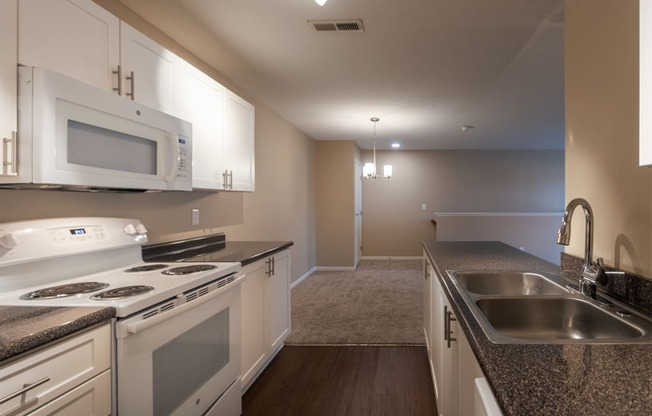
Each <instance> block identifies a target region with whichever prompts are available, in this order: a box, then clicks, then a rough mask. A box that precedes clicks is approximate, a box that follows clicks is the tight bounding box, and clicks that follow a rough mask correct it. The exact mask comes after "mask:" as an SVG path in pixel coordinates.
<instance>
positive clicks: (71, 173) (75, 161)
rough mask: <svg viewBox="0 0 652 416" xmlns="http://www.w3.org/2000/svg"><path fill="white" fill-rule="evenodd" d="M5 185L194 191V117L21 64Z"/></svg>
mask: <svg viewBox="0 0 652 416" xmlns="http://www.w3.org/2000/svg"><path fill="white" fill-rule="evenodd" d="M4 154H5V158H6V160H9V162H7V161H5V163H4V166H3V169H2V170H1V171H0V186H1V187H4V188H30V189H39V188H41V189H67V190H91V191H94V190H98V191H101V190H115V191H143V190H154V191H190V190H192V124H191V123H189V122H187V121H184V120H181V119H179V118H176V117H174V116H171V115H169V114H165V113H162V112H160V111H157V110H154V109H152V108H149V107H147V106H144V105H141V104H138V103H136V102H133V101H130V100H128V99H127V98H125V97H121V96H118V95H116V94H113V93H111V92H110V91H106V90H103V89H100V88H97V87H95V86H92V85H88V84H85V83H82V82H80V81H78V80H75V79H72V78H69V77H67V76H64V75H62V74H59V73H56V72H53V71H50V70H47V69H43V68H34V67H27V66H19V67H18V134H17V136H16V140H15V141H9V142H8V143H5V149H4Z"/></svg>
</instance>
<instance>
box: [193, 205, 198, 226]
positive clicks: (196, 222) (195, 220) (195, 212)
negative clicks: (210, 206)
mask: <svg viewBox="0 0 652 416" xmlns="http://www.w3.org/2000/svg"><path fill="white" fill-rule="evenodd" d="M191 224H192V225H199V209H197V208H193V210H192V222H191Z"/></svg>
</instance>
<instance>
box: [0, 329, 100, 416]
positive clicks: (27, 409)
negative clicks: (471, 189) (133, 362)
mask: <svg viewBox="0 0 652 416" xmlns="http://www.w3.org/2000/svg"><path fill="white" fill-rule="evenodd" d="M110 367H111V327H110V324H105V325H102V326H100V327H98V328H95V329H93V330H90V331H85V332H83V333H81V334H79V335H77V336H75V337H73V338H69V339H66V340H65V341H61V342H58V343H55V344H54V345H52V346H50V347H47V348H45V349H43V350H39V351H38V352H35V353H33V354H30V355H27V356H26V357H24V358H21V359H18V360H16V361H13V360H10V362H9V363H8V364H6V365H4V366H2V367H0V380H2V382H1V383H0V400H4V402H3V403H2V404H0V414H1V415H12V416H18V415H26V414H30V415H71V416H72V415H82V414H83V415H98V416H99V415H105V416H106V415H110V414H111V370H110Z"/></svg>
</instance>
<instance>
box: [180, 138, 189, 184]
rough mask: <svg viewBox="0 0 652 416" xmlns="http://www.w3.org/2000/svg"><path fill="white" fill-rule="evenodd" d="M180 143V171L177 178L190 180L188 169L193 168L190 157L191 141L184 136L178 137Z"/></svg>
mask: <svg viewBox="0 0 652 416" xmlns="http://www.w3.org/2000/svg"><path fill="white" fill-rule="evenodd" d="M178 142H179V170H178V171H177V178H182V179H186V178H188V167H189V166H191V163H190V160H189V159H190V157H191V156H192V155H191V154H190V139H189V138H187V137H184V136H178Z"/></svg>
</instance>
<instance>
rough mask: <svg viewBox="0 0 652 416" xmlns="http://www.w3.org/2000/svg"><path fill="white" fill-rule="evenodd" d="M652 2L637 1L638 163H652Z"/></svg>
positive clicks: (644, 164) (645, 164)
mask: <svg viewBox="0 0 652 416" xmlns="http://www.w3.org/2000/svg"><path fill="white" fill-rule="evenodd" d="M650 23H652V2H650V1H647V0H641V1H639V71H638V72H639V118H638V119H639V133H638V134H639V165H641V166H649V165H652V117H650V115H651V114H652V24H650Z"/></svg>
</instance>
